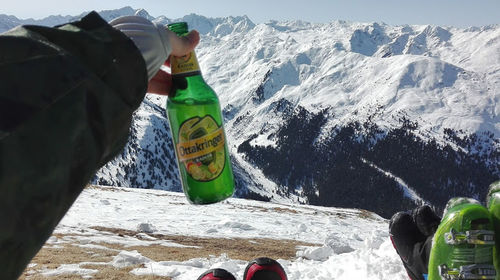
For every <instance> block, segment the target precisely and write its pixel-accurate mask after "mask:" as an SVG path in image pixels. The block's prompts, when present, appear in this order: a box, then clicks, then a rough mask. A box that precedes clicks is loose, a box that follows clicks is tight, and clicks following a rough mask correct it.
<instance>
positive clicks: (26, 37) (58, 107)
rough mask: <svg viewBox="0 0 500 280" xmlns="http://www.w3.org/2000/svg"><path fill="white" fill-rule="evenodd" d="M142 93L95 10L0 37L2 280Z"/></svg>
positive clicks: (21, 263)
mask: <svg viewBox="0 0 500 280" xmlns="http://www.w3.org/2000/svg"><path fill="white" fill-rule="evenodd" d="M146 88H147V73H146V66H145V63H144V60H143V59H142V56H141V54H140V52H139V50H138V49H137V48H136V47H135V45H134V43H133V42H132V41H131V40H129V39H128V37H126V36H125V35H124V34H122V33H121V32H119V31H117V30H115V29H113V28H112V27H111V26H109V25H108V24H107V23H106V22H105V21H104V20H103V19H102V18H100V17H99V15H98V14H97V13H95V12H93V13H90V14H89V15H87V16H86V17H84V18H83V19H81V20H80V21H78V22H74V23H71V24H66V25H63V26H59V27H57V28H48V27H41V26H23V27H20V28H16V29H14V30H11V31H9V32H7V33H4V34H2V35H0V279H2V280H7V279H16V278H17V277H18V276H19V275H20V274H21V273H22V271H23V269H24V268H25V267H26V265H27V264H28V263H29V261H30V260H31V258H32V257H33V256H34V255H35V254H36V253H37V252H38V250H39V249H40V248H41V246H42V245H43V244H44V243H45V241H46V240H47V238H48V237H50V235H51V233H52V231H53V229H54V228H55V227H56V225H57V224H58V222H59V221H60V220H61V218H62V217H63V216H64V214H65V213H66V211H67V210H68V209H69V207H70V206H71V204H72V203H73V202H74V201H75V199H76V198H77V197H78V195H79V194H80V192H81V191H82V189H83V188H84V186H85V185H86V184H87V183H88V182H89V181H90V180H91V178H92V176H93V175H94V174H95V172H96V171H97V169H98V168H100V167H101V166H102V165H104V164H105V163H106V162H107V161H109V160H110V159H112V158H113V157H114V156H115V155H117V154H118V153H119V152H120V151H121V149H122V148H123V146H124V145H125V143H126V141H127V138H128V133H129V127H130V122H131V118H132V113H133V112H134V110H136V109H137V108H138V106H139V105H140V103H141V101H142V99H143V98H144V94H145V92H146Z"/></svg>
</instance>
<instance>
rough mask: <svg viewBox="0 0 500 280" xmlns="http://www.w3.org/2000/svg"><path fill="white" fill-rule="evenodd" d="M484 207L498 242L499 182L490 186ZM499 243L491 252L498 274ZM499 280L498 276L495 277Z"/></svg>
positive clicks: (499, 227)
mask: <svg viewBox="0 0 500 280" xmlns="http://www.w3.org/2000/svg"><path fill="white" fill-rule="evenodd" d="M486 205H487V206H488V210H489V211H490V214H491V219H492V220H493V225H494V227H495V240H500V181H496V182H494V183H493V184H491V185H490V188H489V190H488V195H487V196H486ZM499 254H500V242H496V244H495V249H494V250H493V262H494V263H495V269H496V271H499V272H500V257H499ZM497 279H500V274H498V275H497Z"/></svg>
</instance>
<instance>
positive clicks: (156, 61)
mask: <svg viewBox="0 0 500 280" xmlns="http://www.w3.org/2000/svg"><path fill="white" fill-rule="evenodd" d="M109 24H110V25H111V26H113V27H114V28H116V29H118V30H120V31H121V32H123V33H125V35H127V36H128V37H129V38H130V39H132V41H134V43H135V45H136V46H137V48H138V49H139V50H140V51H141V54H142V57H143V58H144V61H145V62H146V67H147V70H148V81H149V80H151V78H153V77H154V76H155V75H156V73H157V72H158V70H160V67H161V66H162V65H163V63H164V62H165V60H167V58H168V56H169V55H170V53H171V52H172V47H171V46H170V41H169V40H168V35H167V32H168V31H167V29H166V28H165V27H164V26H161V25H157V24H155V23H152V22H151V21H149V20H147V19H145V18H143V17H139V16H124V17H119V18H116V19H114V20H112V21H111V22H110V23H109Z"/></svg>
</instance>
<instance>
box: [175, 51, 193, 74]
mask: <svg viewBox="0 0 500 280" xmlns="http://www.w3.org/2000/svg"><path fill="white" fill-rule="evenodd" d="M170 69H171V71H172V76H175V77H189V76H195V75H201V71H200V65H199V64H198V59H197V58H196V54H195V52H194V51H192V52H190V53H189V54H187V55H184V56H171V57H170Z"/></svg>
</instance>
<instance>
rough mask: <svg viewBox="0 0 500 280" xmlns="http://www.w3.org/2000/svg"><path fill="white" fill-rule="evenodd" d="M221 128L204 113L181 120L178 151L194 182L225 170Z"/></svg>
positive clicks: (211, 178) (205, 179) (208, 179)
mask: <svg viewBox="0 0 500 280" xmlns="http://www.w3.org/2000/svg"><path fill="white" fill-rule="evenodd" d="M224 142H225V139H224V131H223V129H222V127H219V126H218V125H217V123H216V122H215V120H214V119H213V118H212V117H211V116H210V115H207V116H205V117H203V118H200V117H193V118H191V119H188V120H186V121H184V122H183V123H182V125H181V127H180V128H179V144H177V153H178V155H179V159H180V161H181V162H182V163H183V166H184V167H185V168H186V171H187V173H188V174H189V175H190V176H191V177H192V178H193V179H195V180H197V181H211V180H213V179H215V178H217V177H218V176H219V175H220V174H221V173H222V170H223V169H224V165H225V161H226V156H225V150H224Z"/></svg>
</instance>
